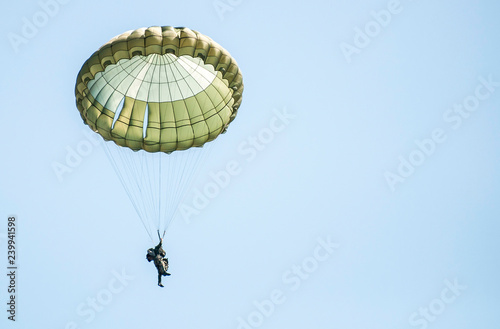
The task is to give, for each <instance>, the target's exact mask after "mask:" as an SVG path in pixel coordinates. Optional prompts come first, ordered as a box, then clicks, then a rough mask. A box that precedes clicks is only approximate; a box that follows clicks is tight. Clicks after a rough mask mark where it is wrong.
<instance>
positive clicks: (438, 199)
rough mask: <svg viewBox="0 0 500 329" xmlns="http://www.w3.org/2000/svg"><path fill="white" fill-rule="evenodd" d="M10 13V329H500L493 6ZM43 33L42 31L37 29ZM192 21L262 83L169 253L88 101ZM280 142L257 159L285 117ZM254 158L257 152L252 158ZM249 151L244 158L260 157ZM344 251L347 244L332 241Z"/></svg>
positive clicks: (2, 178) (221, 1)
mask: <svg viewBox="0 0 500 329" xmlns="http://www.w3.org/2000/svg"><path fill="white" fill-rule="evenodd" d="M62 2H63V1H62V0H61V2H57V4H58V5H57V6H55V5H54V3H56V2H54V1H51V0H42V1H41V2H38V1H17V2H16V1H10V2H6V3H4V5H3V10H2V13H1V14H0V15H1V20H0V22H1V23H0V24H1V27H2V29H1V30H2V32H1V34H2V38H0V40H1V45H2V52H1V53H0V59H1V61H2V63H3V65H2V68H3V69H2V75H1V82H2V83H1V86H2V88H1V89H0V94H1V100H2V106H1V110H0V111H1V114H2V115H1V118H2V119H1V120H0V131H1V134H2V138H1V139H0V143H1V149H2V158H1V161H0V240H1V241H0V249H1V250H2V251H0V254H1V255H3V256H2V260H1V262H0V263H1V264H3V265H2V266H3V268H4V269H3V270H2V273H4V272H5V271H6V266H7V259H6V258H7V257H6V243H7V242H6V235H5V233H6V229H7V217H8V216H9V215H15V216H17V221H18V222H17V223H18V236H17V247H18V249H17V251H18V273H17V288H18V294H17V299H16V301H17V304H16V307H17V315H16V319H17V323H15V324H13V323H11V321H9V320H7V315H8V314H7V312H6V311H5V309H6V308H7V306H6V302H7V298H8V294H7V286H8V281H7V277H6V276H5V275H2V276H0V299H1V300H0V305H3V306H2V309H1V310H0V314H2V316H1V317H0V327H2V328H39V329H46V328H47V329H49V328H50V329H54V328H55V329H69V328H73V329H74V328H97V329H100V328H210V329H211V328H213V329H215V328H217V329H220V328H227V329H238V328H242V329H248V328H255V327H259V328H317V329H332V328H349V329H366V328H370V329H379V328H380V329H392V328H394V329H396V328H398V329H401V328H440V329H441V328H445V329H446V328H454V329H455V328H493V327H494V323H497V322H498V307H499V305H500V297H499V296H500V287H499V284H498V278H499V274H500V271H499V267H498V264H499V260H500V259H499V256H498V250H499V247H500V240H499V239H498V236H499V234H498V230H499V229H500V224H499V220H498V219H499V215H500V203H499V202H498V200H499V197H500V171H499V170H498V165H499V163H500V138H499V137H500V129H499V128H500V113H499V109H500V65H499V62H498V60H499V58H500V56H499V55H500V47H499V39H498V35H499V33H500V25H499V24H500V23H499V20H498V13H499V12H500V4H499V3H498V2H497V1H476V2H472V1H465V0H460V1H439V2H436V1H429V0H419V1H415V0H414V1H410V0H401V1H385V0H383V1H366V0H361V1H347V0H339V1H316V2H306V1H302V2H289V1H288V2H285V1H281V2H278V1H272V2H269V1H262V0H253V1H249V0H232V1H229V0H217V1H213V0H206V1H200V0H194V1H176V2H172V1H142V2H139V1H122V2H119V3H118V2H115V1H95V0H89V1H78V0H69V1H66V3H64V4H62ZM35 23H36V24H38V27H36V26H35V25H34V26H35V29H36V30H34V29H33V27H30V25H31V24H35ZM154 25H172V26H186V27H189V28H192V29H194V30H197V31H200V32H201V33H203V34H206V35H208V36H210V37H211V38H213V39H214V40H216V41H217V42H218V43H219V44H221V45H222V46H223V47H225V48H226V49H228V50H229V51H230V53H231V54H232V55H233V56H234V57H235V58H236V59H237V61H238V64H239V65H240V67H241V69H242V71H243V74H244V83H245V91H244V95H243V103H242V106H241V108H240V110H239V114H238V117H237V118H236V120H235V121H234V122H233V123H232V124H231V127H230V129H229V130H228V132H227V134H225V135H223V136H221V138H220V140H218V141H217V142H218V143H217V145H214V148H213V151H212V154H211V158H210V159H209V161H208V162H207V163H206V165H205V166H204V167H202V168H201V170H200V174H199V176H198V177H197V179H196V181H195V183H194V185H193V189H191V190H190V191H189V192H188V193H187V195H186V198H185V200H184V204H187V205H189V204H190V203H191V202H192V199H193V197H194V195H195V192H194V191H195V190H194V189H199V190H202V189H203V188H204V187H205V186H206V184H209V183H210V182H211V177H210V173H211V172H217V171H220V170H222V169H223V168H225V167H226V166H227V164H228V163H234V162H235V163H236V164H237V165H238V166H239V168H240V171H239V173H238V174H237V175H234V176H233V177H232V179H231V182H230V184H228V186H227V187H225V188H223V189H221V190H220V192H219V193H218V195H217V196H216V197H214V198H212V199H211V200H210V202H209V204H208V206H206V207H205V208H204V209H202V210H201V211H200V213H199V214H197V215H194V216H192V217H191V218H190V223H188V222H187V221H186V220H184V219H183V218H182V217H179V218H176V219H175V220H174V222H173V223H172V225H171V226H170V228H169V231H168V233H167V236H166V239H167V243H166V250H167V253H168V256H169V259H170V262H171V268H170V270H171V273H172V276H171V277H170V278H166V279H164V282H165V288H163V289H160V288H158V287H157V286H156V270H155V268H154V267H153V265H152V264H150V263H147V262H146V260H145V259H144V256H145V250H146V249H147V248H149V247H150V246H151V241H150V240H149V237H148V236H147V234H146V232H145V231H144V229H143V228H142V225H141V223H140V220H139V219H138V217H137V215H136V213H135V211H134V209H133V207H132V206H131V204H130V202H129V200H128V199H127V195H126V193H125V191H124V190H123V188H122V186H121V184H120V182H119V180H118V178H117V177H116V175H115V172H114V171H113V168H112V166H111V165H110V164H109V161H108V159H107V157H106V155H105V153H104V151H103V148H102V146H100V145H94V144H92V145H93V146H92V150H91V151H90V152H88V154H87V155H85V156H83V157H82V159H81V161H80V163H79V164H78V165H76V166H75V167H74V168H72V170H71V172H70V173H65V174H64V175H63V179H62V180H60V179H58V177H57V175H56V174H55V172H54V170H53V166H54V163H61V164H65V161H66V160H65V158H66V156H67V154H68V152H69V151H68V150H75V149H76V148H77V147H78V145H81V143H82V142H83V141H87V140H88V139H87V137H86V135H85V132H88V131H90V130H89V129H88V128H87V127H86V126H84V125H83V123H82V121H81V118H80V116H79V113H78V111H77V109H76V107H75V100H74V84H75V79H76V75H77V73H78V71H79V70H80V67H81V65H82V64H83V62H84V61H85V60H86V59H87V58H88V57H89V56H90V55H91V54H92V53H93V52H94V51H95V50H96V49H98V48H99V47H100V46H101V45H102V44H104V43H105V42H107V41H108V40H109V39H110V38H112V37H114V36H116V35H118V34H120V33H122V32H124V31H127V30H131V29H137V28H140V27H147V26H154ZM283 111H287V113H288V116H289V119H288V121H286V122H287V123H286V125H284V126H283V127H284V128H283V129H282V130H280V131H279V132H276V133H274V135H273V136H272V138H269V139H268V141H269V143H267V144H265V147H263V148H262V149H259V150H257V151H256V153H255V154H256V156H255V157H254V158H250V157H249V155H248V154H245V153H244V152H242V148H245V147H248V145H246V144H244V143H248V142H249V138H250V139H251V138H253V137H255V136H259V134H260V136H263V134H264V135H265V134H266V133H265V132H268V130H267V129H269V128H270V122H271V120H275V119H273V118H275V117H276V116H277V114H276V113H283ZM242 145H243V146H242ZM245 145H246V146H245ZM329 241H330V242H329Z"/></svg>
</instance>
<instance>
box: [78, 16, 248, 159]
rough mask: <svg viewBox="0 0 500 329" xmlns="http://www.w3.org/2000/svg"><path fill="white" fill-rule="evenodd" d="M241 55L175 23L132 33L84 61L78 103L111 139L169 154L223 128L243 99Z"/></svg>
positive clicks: (209, 138) (97, 129) (86, 117)
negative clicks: (231, 53)
mask: <svg viewBox="0 0 500 329" xmlns="http://www.w3.org/2000/svg"><path fill="white" fill-rule="evenodd" d="M242 93H243V80H242V75H241V72H240V70H239V68H238V65H237V63H236V61H235V60H234V59H233V58H232V57H231V55H230V54H229V53H228V52H227V51H226V50H225V49H224V48H222V47H221V46H220V45H218V44H217V43H216V42H214V41H213V40H211V39H210V38H209V37H207V36H204V35H202V34H201V33H199V32H197V31H193V30H190V29H188V28H173V27H170V26H164V27H150V28H142V29H138V30H135V31H129V32H125V33H123V34H121V35H119V36H117V37H115V38H113V39H112V40H110V41H109V42H108V43H107V44H105V45H104V46H102V47H101V48H100V49H99V50H98V51H97V52H95V53H94V54H93V55H92V56H91V57H90V58H89V59H88V60H87V61H86V62H85V63H84V64H83V66H82V68H81V70H80V72H79V74H78V77H77V81H76V86H75V95H76V104H77V107H78V110H79V111H80V114H81V116H82V118H83V120H84V122H85V123H86V124H87V125H89V126H90V128H91V129H92V130H94V131H95V132H97V133H99V134H100V135H101V136H102V137H103V138H104V139H105V140H112V141H114V142H115V143H116V144H118V145H120V146H126V147H129V148H131V149H132V150H140V149H144V150H146V151H148V152H166V153H170V152H173V151H177V150H185V149H188V148H191V147H199V146H203V144H205V143H207V142H210V141H212V140H214V139H215V138H217V136H219V135H220V134H221V133H223V132H224V131H225V130H226V129H227V126H228V125H229V123H230V122H231V121H232V120H234V118H235V116H236V113H237V110H238V108H239V106H240V104H241V99H242Z"/></svg>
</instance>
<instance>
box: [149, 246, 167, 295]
mask: <svg viewBox="0 0 500 329" xmlns="http://www.w3.org/2000/svg"><path fill="white" fill-rule="evenodd" d="M162 244H163V239H161V238H160V243H158V245H157V246H156V247H154V248H149V249H148V253H147V254H146V259H147V260H148V262H151V261H152V260H154V264H155V266H156V269H157V270H158V286H160V287H162V288H163V284H162V283H161V277H162V276H167V275H170V273H168V272H167V271H168V258H163V257H165V255H166V254H167V253H166V252H165V250H163V248H162Z"/></svg>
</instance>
